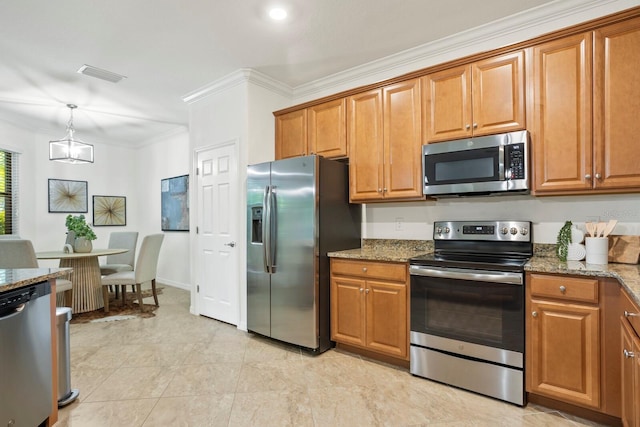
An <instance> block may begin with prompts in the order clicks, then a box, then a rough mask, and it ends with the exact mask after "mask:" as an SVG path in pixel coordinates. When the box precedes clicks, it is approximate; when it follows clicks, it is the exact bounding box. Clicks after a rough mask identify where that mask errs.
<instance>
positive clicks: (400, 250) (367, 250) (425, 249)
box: [327, 239, 433, 262]
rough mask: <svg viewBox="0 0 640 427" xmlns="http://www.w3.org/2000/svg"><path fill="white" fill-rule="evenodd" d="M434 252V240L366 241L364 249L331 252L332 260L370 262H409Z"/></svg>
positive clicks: (363, 244)
mask: <svg viewBox="0 0 640 427" xmlns="http://www.w3.org/2000/svg"><path fill="white" fill-rule="evenodd" d="M431 252H433V241H432V240H392V239H364V240H363V241H362V247H361V248H357V249H347V250H344V251H336V252H329V253H328V254H327V256H329V257H330V258H345V259H359V260H368V261H392V262H408V261H409V259H411V258H413V257H416V256H419V255H424V254H427V253H431Z"/></svg>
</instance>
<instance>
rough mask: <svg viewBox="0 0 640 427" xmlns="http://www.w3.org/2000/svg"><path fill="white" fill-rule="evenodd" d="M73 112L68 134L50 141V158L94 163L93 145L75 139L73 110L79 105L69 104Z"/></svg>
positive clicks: (68, 124) (58, 160) (67, 161)
mask: <svg viewBox="0 0 640 427" xmlns="http://www.w3.org/2000/svg"><path fill="white" fill-rule="evenodd" d="M67 107H69V110H70V112H71V114H70V116H69V122H67V135H66V136H65V137H64V138H62V139H58V140H55V141H49V160H55V161H57V162H64V163H93V145H91V144H87V143H84V142H82V141H80V140H77V139H74V137H73V133H74V132H75V131H76V130H75V129H74V127H73V110H74V109H76V108H78V106H77V105H74V104H67Z"/></svg>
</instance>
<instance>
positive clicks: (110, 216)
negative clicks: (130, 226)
mask: <svg viewBox="0 0 640 427" xmlns="http://www.w3.org/2000/svg"><path fill="white" fill-rule="evenodd" d="M93 225H94V227H97V226H103V225H104V226H107V225H127V198H126V197H121V196H93Z"/></svg>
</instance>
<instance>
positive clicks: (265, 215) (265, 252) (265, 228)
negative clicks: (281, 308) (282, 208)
mask: <svg viewBox="0 0 640 427" xmlns="http://www.w3.org/2000/svg"><path fill="white" fill-rule="evenodd" d="M270 193H271V186H269V185H267V186H266V187H265V189H264V197H263V199H262V265H263V267H264V271H265V273H270V271H269V257H270V253H269V230H270V227H269V218H270V215H269V194H270Z"/></svg>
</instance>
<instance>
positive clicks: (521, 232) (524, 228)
mask: <svg viewBox="0 0 640 427" xmlns="http://www.w3.org/2000/svg"><path fill="white" fill-rule="evenodd" d="M520 234H522V235H523V236H526V235H527V234H529V229H528V228H527V227H522V228H521V229H520Z"/></svg>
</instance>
